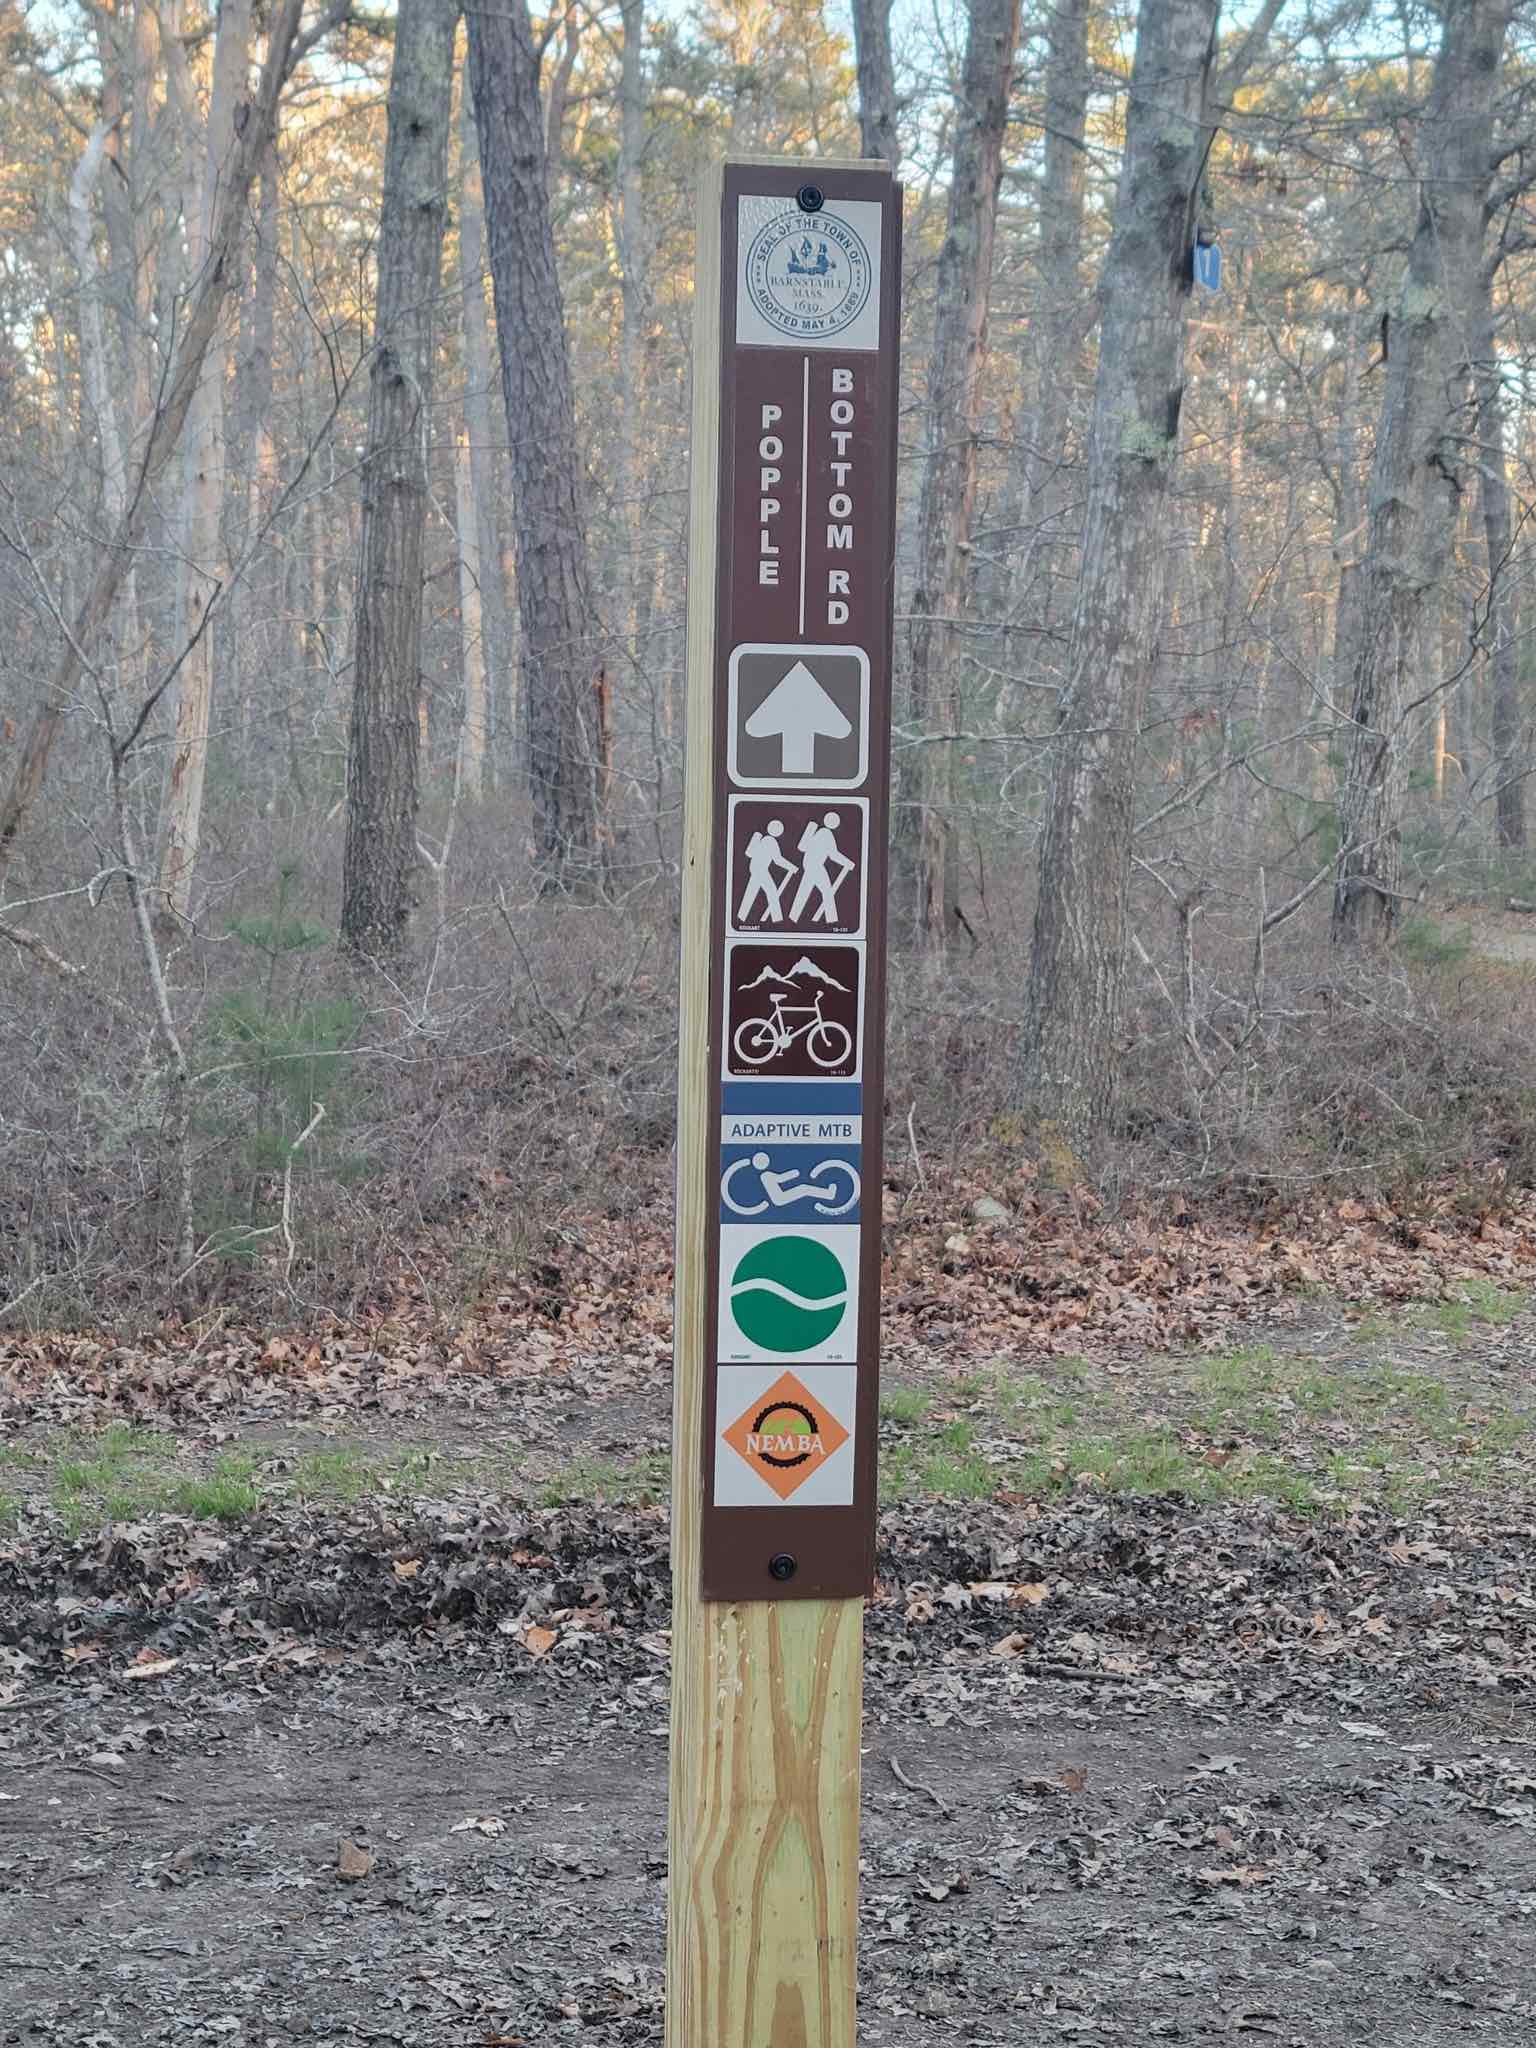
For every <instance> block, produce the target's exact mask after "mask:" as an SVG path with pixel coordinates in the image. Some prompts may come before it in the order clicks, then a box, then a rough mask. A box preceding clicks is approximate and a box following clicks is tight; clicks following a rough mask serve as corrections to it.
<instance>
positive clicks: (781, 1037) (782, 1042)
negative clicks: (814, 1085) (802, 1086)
mask: <svg viewBox="0 0 1536 2048" xmlns="http://www.w3.org/2000/svg"><path fill="white" fill-rule="evenodd" d="M791 1017H804V1018H805V1020H806V1021H805V1022H804V1023H803V1024H795V1025H791V1024H790V1023H789V1021H788V1020H789V1018H791ZM802 1038H803V1039H804V1040H805V1049H806V1051H807V1052H808V1053H809V1054H810V1056H811V1058H812V1059H813V1060H814V1061H815V1063H816V1065H817V1066H818V1067H824V1068H826V1069H827V1070H828V1071H829V1072H830V1071H831V1070H832V1069H833V1068H834V1067H841V1066H845V1065H846V1064H847V1062H848V1060H849V1059H850V1058H851V1057H852V1054H853V1034H852V1032H850V1031H849V1030H848V1029H847V1028H846V1026H844V1025H842V1024H838V1023H834V1022H833V1020H832V1019H831V1018H830V1017H824V1016H823V1015H822V1014H821V990H820V989H817V991H816V997H815V1000H814V1001H813V1002H810V1003H792V1002H790V1000H789V998H788V997H787V996H784V995H778V994H775V995H771V996H770V997H769V998H768V1015H767V1016H766V1017H748V1018H746V1019H745V1020H744V1021H743V1022H742V1023H740V1024H738V1025H737V1027H736V1031H735V1035H734V1037H733V1038H732V1040H731V1044H732V1047H733V1048H734V1050H735V1053H736V1057H737V1059H739V1060H744V1061H745V1062H746V1064H747V1065H748V1066H749V1067H763V1066H766V1065H767V1064H768V1062H769V1061H770V1060H775V1059H777V1058H778V1057H779V1055H780V1054H781V1053H786V1052H788V1050H789V1048H790V1047H791V1046H792V1045H794V1044H795V1043H796V1041H797V1040H799V1039H802Z"/></svg>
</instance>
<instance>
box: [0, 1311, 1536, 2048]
mask: <svg viewBox="0 0 1536 2048" xmlns="http://www.w3.org/2000/svg"><path fill="white" fill-rule="evenodd" d="M205 1355H206V1354H205ZM82 1357H84V1362H83V1363H82V1362H81V1358H82ZM1533 1359H1536V1316H1533V1313H1532V1310H1531V1308H1530V1307H1529V1306H1528V1305H1526V1304H1525V1303H1524V1301H1523V1298H1522V1297H1519V1296H1516V1295H1514V1294H1511V1293H1508V1292H1499V1291H1497V1290H1492V1289H1487V1288H1485V1289H1484V1290H1483V1291H1482V1292H1481V1293H1476V1292H1474V1293H1472V1294H1470V1295H1468V1296H1467V1297H1466V1299H1465V1300H1460V1299H1454V1300H1453V1299H1449V1298H1448V1299H1447V1300H1446V1301H1444V1302H1440V1303H1437V1304H1434V1305H1433V1306H1432V1307H1431V1308H1426V1309H1424V1310H1419V1311H1405V1312H1404V1313H1403V1314H1402V1315H1401V1316H1399V1317H1397V1319H1396V1320H1393V1319H1391V1318H1387V1319H1383V1318H1382V1317H1380V1316H1377V1315H1375V1314H1365V1313H1363V1312H1361V1311H1359V1310H1358V1309H1354V1308H1351V1309H1348V1310H1347V1311H1346V1310H1344V1309H1343V1308H1341V1307H1339V1306H1338V1305H1333V1304H1320V1303H1314V1304H1313V1305H1312V1306H1311V1307H1310V1308H1309V1309H1307V1311H1306V1312H1305V1313H1304V1314H1303V1315H1301V1316H1300V1317H1299V1318H1293V1319H1292V1321H1291V1323H1290V1324H1289V1325H1287V1326H1286V1327H1284V1328H1279V1329H1276V1330H1273V1331H1271V1332H1269V1333H1267V1334H1266V1333H1264V1332H1250V1333H1249V1337H1248V1341H1246V1342H1244V1343H1241V1344H1238V1345H1235V1346H1229V1347H1228V1348H1227V1349H1226V1350H1225V1351H1223V1352H1220V1353H1217V1352H1214V1351H1212V1352H1209V1353H1202V1354H1189V1353H1184V1354H1173V1353H1157V1354H1144V1355H1142V1356H1140V1357H1132V1356H1131V1355H1130V1354H1128V1353H1127V1354H1125V1355H1123V1356H1120V1355H1115V1356H1111V1355H1106V1357H1105V1358H1104V1359H1103V1360H1102V1361H1100V1362H1097V1363H1095V1364H1094V1365H1093V1366H1091V1367H1090V1366H1089V1365H1088V1364H1087V1363H1086V1362H1085V1361H1083V1360H1080V1359H1063V1360H1060V1361H1058V1362H1057V1363H1055V1364H1053V1363H1052V1362H1051V1361H1049V1360H1041V1359H1039V1358H1036V1359H1032V1360H1030V1361H1027V1362H1024V1363H1020V1362H1013V1363H1012V1364H1010V1362H1009V1361H1008V1360H1007V1359H1001V1360H992V1361H990V1362H986V1361H983V1365H982V1367H981V1368H978V1365H977V1359H976V1357H975V1356H974V1355H973V1354H971V1353H968V1354H967V1356H966V1358H965V1359H964V1360H962V1361H958V1362H956V1361H950V1362H946V1360H945V1358H944V1357H943V1356H942V1355H941V1354H938V1353H929V1354H927V1355H925V1356H921V1357H920V1356H918V1355H917V1353H916V1351H915V1350H914V1351H912V1352H910V1353H909V1354H906V1355H903V1356H902V1357H901V1358H900V1359H898V1360H897V1361H896V1362H895V1369H894V1371H893V1373H892V1375H891V1398H890V1401H889V1404H888V1411H887V1419H886V1425H885V1433H886V1437H887V1442H886V1447H885V1448H886V1454H887V1465H888V1471H889V1473H890V1475H891V1476H893V1477H894V1479H895V1480H896V1481H897V1486H896V1487H895V1488H894V1489H893V1490H895V1491H899V1492H901V1493H903V1494H904V1497H903V1498H899V1499H896V1500H895V1501H894V1504H893V1505H892V1506H891V1507H890V1508H889V1509H888V1510H887V1512H886V1514H885V1516H884V1518H883V1522H882V1543H881V1563H880V1584H879V1591H878V1596H877V1598H876V1599H875V1601H874V1602H872V1603H871V1605H870V1608H869V1611H868V1621H867V1629H866V1642H867V1653H868V1694H867V1705H868V1712H867V1747H866V1754H865V1800H864V1858H865V1862H864V1881H863V1909H862V1910H863V1926H862V1945H861V1978H862V2018H861V2041H862V2042H863V2043H865V2044H867V2048H918V2044H924V2048H927V2044H933V2048H941V2044H951V2043H953V2044H962V2043H977V2044H983V2043H992V2044H1004V2043H1008V2044H1012V2043H1016V2042H1018V2041H1020V2040H1024V2039H1028V2040H1030V2041H1036V2040H1043V2041H1055V2040H1062V2041H1096V2042H1104V2043H1117V2044H1118V2043H1124V2044H1133V2043H1134V2044H1137V2048H1140V2044H1144V2043H1147V2042H1150V2041H1161V2040H1169V2041H1183V2042H1216V2041H1227V2040H1229V2039H1232V2038H1234V2037H1237V2036H1251V2037H1254V2038H1256V2039H1260V2040H1263V2039H1269V2040H1272V2041H1276V2042H1280V2043H1287V2044H1292V2048H1331V2044H1346V2043H1347V2044H1350V2048H1357V2044H1359V2043H1361V2042H1366V2041H1370V2042H1377V2043H1381V2044H1387V2048H1407V2044H1419V2043H1426V2044H1428V2043H1434V2044H1441V2043H1443V2044H1446V2048H1449V2044H1451V2043H1457V2044H1462V2043H1469V2042H1472V2043H1479V2044H1481V2043H1486V2044H1490V2048H1504V2044H1508V2048H1514V2044H1516V2043H1521V2044H1525V2043H1527V2042H1528V2041H1529V2040H1530V2039H1531V2038H1532V2028H1533V2026H1536V1711H1533V1708H1536V1571H1533V1566H1536V1518H1533V1515H1532V1511H1531V1499H1532V1488H1531V1457H1532V1447H1533V1443H1536V1435H1533V1426H1536V1418H1533V1417H1532V1415H1531V1413H1530V1402H1531V1400H1532V1399H1533V1384H1532V1382H1533V1374H1532V1361H1533ZM25 1364H26V1376H24V1377H23V1376H22V1375H21V1374H20V1370H19V1369H18V1376H17V1377H16V1378H15V1380H14V1382H13V1392H14V1396H15V1398H14V1399H13V1400H12V1401H11V1402H10V1405H9V1406H8V1408H7V1409H6V1411H5V1416H6V1430H5V1442H4V1444H3V1445H0V1451H3V1452H4V1453H5V1456H6V1457H8V1459H9V1463H8V1464H0V1481H4V1483H5V1485H6V1486H7V1487H9V1488H10V1489H11V1491H12V1494H13V1496H14V1497H15V1503H16V1505H15V1508H14V1512H13V1516H12V1520H11V1522H10V1525H9V1526H8V1527H7V1528H5V1529H3V1530H0V2043H6V2044H10V2043H29V2044H30V2043H44V2042H52V2043H68V2044H69V2048H109V2044H110V2048H119V2044H122V2048H159V2044H169V2043H176V2044H198V2043H222V2044H233V2048H276V2044H283V2048H287V2044H289V2043H296V2042H309V2041H313V2040H328V2041H334V2042H349V2043H350V2042H359V2043H361V2042H370V2043H377V2042H391V2043H400V2044H411V2048H485V2044H507V2043H514V2042H515V2043H524V2044H535V2043H541V2042H552V2041H558V2040H565V2039H570V2040H573V2041H576V2040H579V2041H590V2042H592V2043H593V2044H594V2048H635V2044H641V2043H647V2044H649V2043H657V2042H659V2041H660V2039H661V2026H662V2013H661V1953H662V1909H663V1888H664V1861H663V1858H664V1832H665V1801H666V1715H667V1683H668V1665H667V1658H668V1640H667V1633H666V1631H667V1624H668V1602H669V1584H668V1577H667V1568H666V1517H665V1510H664V1508H663V1507H662V1506H660V1505H643V1504H642V1505H636V1504H633V1502H631V1504H628V1505H626V1504H622V1495H623V1493H624V1491H625V1487H626V1485H629V1489H630V1491H631V1492H632V1493H633V1492H636V1491H638V1492H639V1493H640V1494H641V1496H642V1497H643V1494H644V1491H645V1487H644V1486H639V1487H636V1486H634V1485H633V1484H631V1483H630V1482H629V1481H626V1479H625V1472H626V1469H627V1470H629V1471H630V1472H631V1474H632V1473H633V1470H634V1469H635V1464H634V1461H636V1460H639V1461H641V1465H642V1467H643V1468H644V1470H645V1471H647V1472H653V1470H654V1461H655V1458H656V1454H657V1451H658V1449H659V1446H660V1444H661V1443H662V1442H663V1440H664V1435H665V1429H666V1414H665V1403H664V1402H661V1401H658V1400H656V1399H655V1398H654V1392H655V1388H656V1386H657V1384H658V1382H659V1380H660V1377H661V1375H660V1373H659V1371H658V1361H657V1360H656V1358H655V1357H654V1356H649V1355H647V1356H645V1357H641V1358H638V1359H637V1358H635V1357H633V1356H631V1357H630V1358H629V1359H628V1360H627V1361H621V1360H618V1359H616V1358H611V1359H609V1360H608V1361H607V1363H606V1364H605V1365H604V1367H603V1369H602V1373H601V1374H600V1375H597V1376H596V1377H594V1376H593V1374H590V1373H589V1374H586V1375H583V1374H582V1373H581V1372H579V1371H571V1370H570V1369H569V1367H568V1362H563V1363H561V1364H560V1365H559V1369H558V1370H553V1369H552V1370H551V1371H550V1372H548V1373H545V1374H544V1375H543V1376H542V1377H541V1376H540V1375H539V1374H538V1373H537V1372H532V1371H530V1373H529V1375H528V1376H527V1377H524V1378H520V1379H512V1378H501V1379H498V1380H494V1381H493V1380H488V1379H487V1378H485V1377H484V1376H483V1375H481V1376H475V1375H474V1374H469V1375H467V1376H463V1377H462V1378H461V1379H456V1378H455V1375H454V1373H453V1372H452V1371H446V1370H445V1371H444V1372H441V1373H438V1372H435V1371H434V1372H423V1373H421V1374H419V1375H418V1376H417V1379H416V1381H414V1382H413V1381H411V1380H410V1379H409V1378H408V1377H407V1376H404V1375H400V1376H396V1377H393V1378H389V1379H387V1380H381V1379H380V1378H379V1377H378V1376H377V1375H375V1376H373V1377H370V1373H369V1372H368V1371H361V1372H360V1373H358V1374H352V1375H351V1376H350V1377H349V1378H348V1379H347V1380H346V1383H345V1398H339V1397H338V1394H337V1387H336V1385H335V1384H333V1379H332V1376H331V1374H330V1369H329V1367H328V1365H326V1364H325V1362H324V1361H321V1363H320V1364H318V1365H317V1366H316V1368H315V1372H314V1375H313V1376H312V1377H313V1380H314V1384H313V1385H312V1386H309V1387H308V1388H307V1390H306V1385H305V1384H301V1382H300V1380H299V1379H298V1378H292V1377H290V1378H288V1379H285V1378H283V1377H282V1376H281V1375H277V1376H275V1377H273V1378H270V1379H262V1378H260V1377H254V1378H244V1379H242V1380H241V1381H240V1383H239V1384H238V1385H237V1386H236V1387H235V1388H234V1391H233V1392H231V1391H230V1390H229V1388H227V1387H224V1385H223V1381H224V1379H227V1378H228V1374H227V1372H226V1370H225V1368H224V1367H223V1366H222V1365H220V1364H219V1363H218V1362H217V1361H214V1362H212V1363H210V1364H209V1365H208V1368H207V1370H208V1373H209V1375H210V1376H211V1377H210V1380H209V1384H208V1386H206V1387H202V1388H201V1391H199V1385H198V1383H197V1382H196V1370H197V1368H198V1367H199V1366H201V1364H202V1360H201V1359H199V1360H196V1361H193V1362H192V1363H191V1364H188V1363H187V1361H185V1360H182V1361H181V1362H180V1363H178V1364H177V1365H176V1367H175V1371H174V1372H170V1371H169V1369H167V1374H164V1375H161V1378H160V1382H157V1383H158V1384H160V1385H161V1392H162V1394H163V1395H164V1397H165V1398H164V1399H163V1401H162V1404H161V1405H162V1411H163V1412H162V1418H161V1429H160V1433H159V1434H158V1435H156V1436H154V1437H153V1438H150V1437H145V1438H144V1440H143V1442H142V1443H141V1442H140V1440H139V1439H138V1438H137V1437H131V1436H130V1437H126V1438H125V1437H124V1436H123V1435H122V1431H123V1427H124V1426H123V1425H122V1424H121V1423H117V1424H115V1425H113V1424H112V1423H111V1418H112V1417H113V1416H114V1415H117V1414H120V1413H121V1408H120V1406H115V1405H114V1403H115V1401H116V1399H117V1395H116V1393H114V1391H113V1389H114V1388H115V1387H118V1385H119V1380H120V1378H121V1376H115V1375H114V1373H113V1372H112V1371H105V1372H104V1371H103V1368H102V1365H101V1361H100V1359H99V1358H97V1357H96V1356H95V1354H94V1353H92V1354H91V1355H90V1356H84V1354H81V1355H79V1356H77V1354H76V1353H75V1352H74V1351H71V1350H70V1348H69V1347H68V1346H62V1347H59V1348H58V1350H57V1356H56V1357H54V1356H52V1355H51V1354H50V1357H49V1358H42V1357H41V1355H40V1354H38V1353H37V1352H36V1349H35V1347H34V1350H33V1351H31V1352H29V1354H28V1357H27V1360H26V1361H25ZM1026 1364H1027V1370H1026ZM1058 1367H1059V1369H1058ZM349 1370H350V1369H349ZM456 1388H457V1391H456ZM167 1389H171V1391H169V1392H167V1391H166V1390H167ZM413 1389H414V1390H413ZM1154 1424H1155V1431H1154V1430H1153V1428H1152V1425H1154ZM103 1425H109V1428H110V1427H112V1426H115V1427H116V1428H117V1429H118V1431H119V1436H118V1437H117V1438H115V1439H113V1438H110V1435H109V1433H104V1432H103ZM61 1429H67V1430H69V1431H71V1432H72V1433H71V1434H69V1435H68V1437H67V1441H66V1440H64V1439H61V1438H60V1435H59V1432H60V1430H61ZM61 1442H64V1449H63V1450H61V1448H60V1444H61ZM316 1442H320V1443H322V1444H323V1445H325V1446H326V1447H327V1448H326V1449H324V1450H323V1452H322V1453H321V1454H320V1462H319V1463H318V1464H315V1454H314V1452H313V1446H314V1444H315V1443H316ZM103 1446H106V1447H107V1448H103ZM93 1447H94V1462H92V1455H93ZM66 1451H67V1452H68V1456H67V1457H66V1455H65V1452H66ZM530 1454H531V1455H532V1456H533V1457H534V1459H535V1463H536V1465H537V1466H540V1467H542V1468H544V1469H545V1470H546V1471H549V1472H554V1471H556V1470H557V1469H558V1467H559V1465H560V1461H561V1460H562V1459H563V1460H567V1461H574V1464H572V1465H571V1467H570V1469H571V1472H572V1473H573V1474H574V1476H573V1477H572V1478H570V1480H569V1481H568V1483H567V1485H566V1488H565V1492H566V1494H567V1496H568V1498H566V1500H565V1501H564V1504H551V1505H543V1506H533V1507H530V1506H527V1505H519V1504H517V1501H516V1500H515V1498H514V1497H513V1496H514V1494H515V1493H516V1491H517V1487H518V1486H519V1485H522V1486H523V1487H524V1491H525V1493H526V1490H527V1489H526V1484H525V1482H526V1479H527V1473H528V1466H527V1463H526V1460H527V1458H528V1456H529V1455H530ZM306 1458H308V1459H309V1460H310V1461H311V1464H315V1473H316V1474H318V1477H317V1478H316V1483H315V1485H314V1486H313V1487H312V1488H311V1489H310V1490H309V1491H308V1492H305V1491H304V1488H303V1486H301V1485H300V1484H299V1481H300V1479H302V1476H303V1474H304V1471H305V1469H306V1467H305V1460H306ZM391 1459H400V1460H403V1461H404V1462H402V1463H399V1464H396V1465H391V1463H390V1460H391ZM624 1459H628V1460H629V1461H630V1465H629V1467H628V1468H626V1467H625V1465H624V1463H623V1460H624ZM242 1460H243V1462H240V1461H242ZM520 1460H521V1461H522V1462H519V1461H520ZM647 1460H649V1461H651V1463H650V1464H646V1463H645V1461H647ZM178 1474H192V1475H194V1479H193V1480H192V1481H188V1482H186V1483H187V1484H191V1485H193V1487H194V1491H193V1492H192V1493H191V1494H189V1495H187V1496H186V1497H185V1499H186V1501H190V1502H192V1503H193V1506H192V1508H188V1507H186V1505H185V1502H183V1505H181V1506H178V1504H177V1503H178V1501H182V1499H183V1497H182V1496H181V1495H179V1494H177V1492H176V1490H175V1489H176V1485H177V1484H178V1479H177V1475H178ZM241 1475H243V1476H241ZM319 1478H325V1479H326V1483H327V1484H328V1485H329V1486H330V1488H331V1491H330V1493H329V1494H328V1495H326V1494H324V1493H323V1489H322V1488H321V1487H320V1485H319ZM1206 1482H1209V1485H1208V1488H1206ZM221 1487H222V1488H224V1489H225V1491H223V1492H220V1491H219V1490H218V1489H219V1488H221ZM386 1487H387V1488H388V1489H389V1491H388V1492H386V1491H385V1488H386ZM208 1488H212V1489H214V1490H213V1491H212V1492H211V1493H210V1492H207V1491H206V1489H208ZM241 1488H245V1489H246V1491H245V1492H241V1491H240V1489H241ZM93 1489H94V1491H93ZM197 1489H204V1490H203V1491H198V1490H197ZM230 1489H233V1491H232V1492H231V1491H230ZM1203 1489H1204V1490H1203ZM946 1490H948V1491H949V1492H950V1493H951V1494H953V1495H955V1496H957V1497H951V1498H940V1497H938V1496H939V1495H941V1494H943V1493H944V1492H945V1491H946ZM605 1492H606V1494H607V1495H608V1499H607V1501H606V1503H605V1502H604V1501H603V1500H602V1499H594V1498H592V1497H591V1496H593V1495H602V1494H604V1493H605ZM774 2048H779V2044H774Z"/></svg>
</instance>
